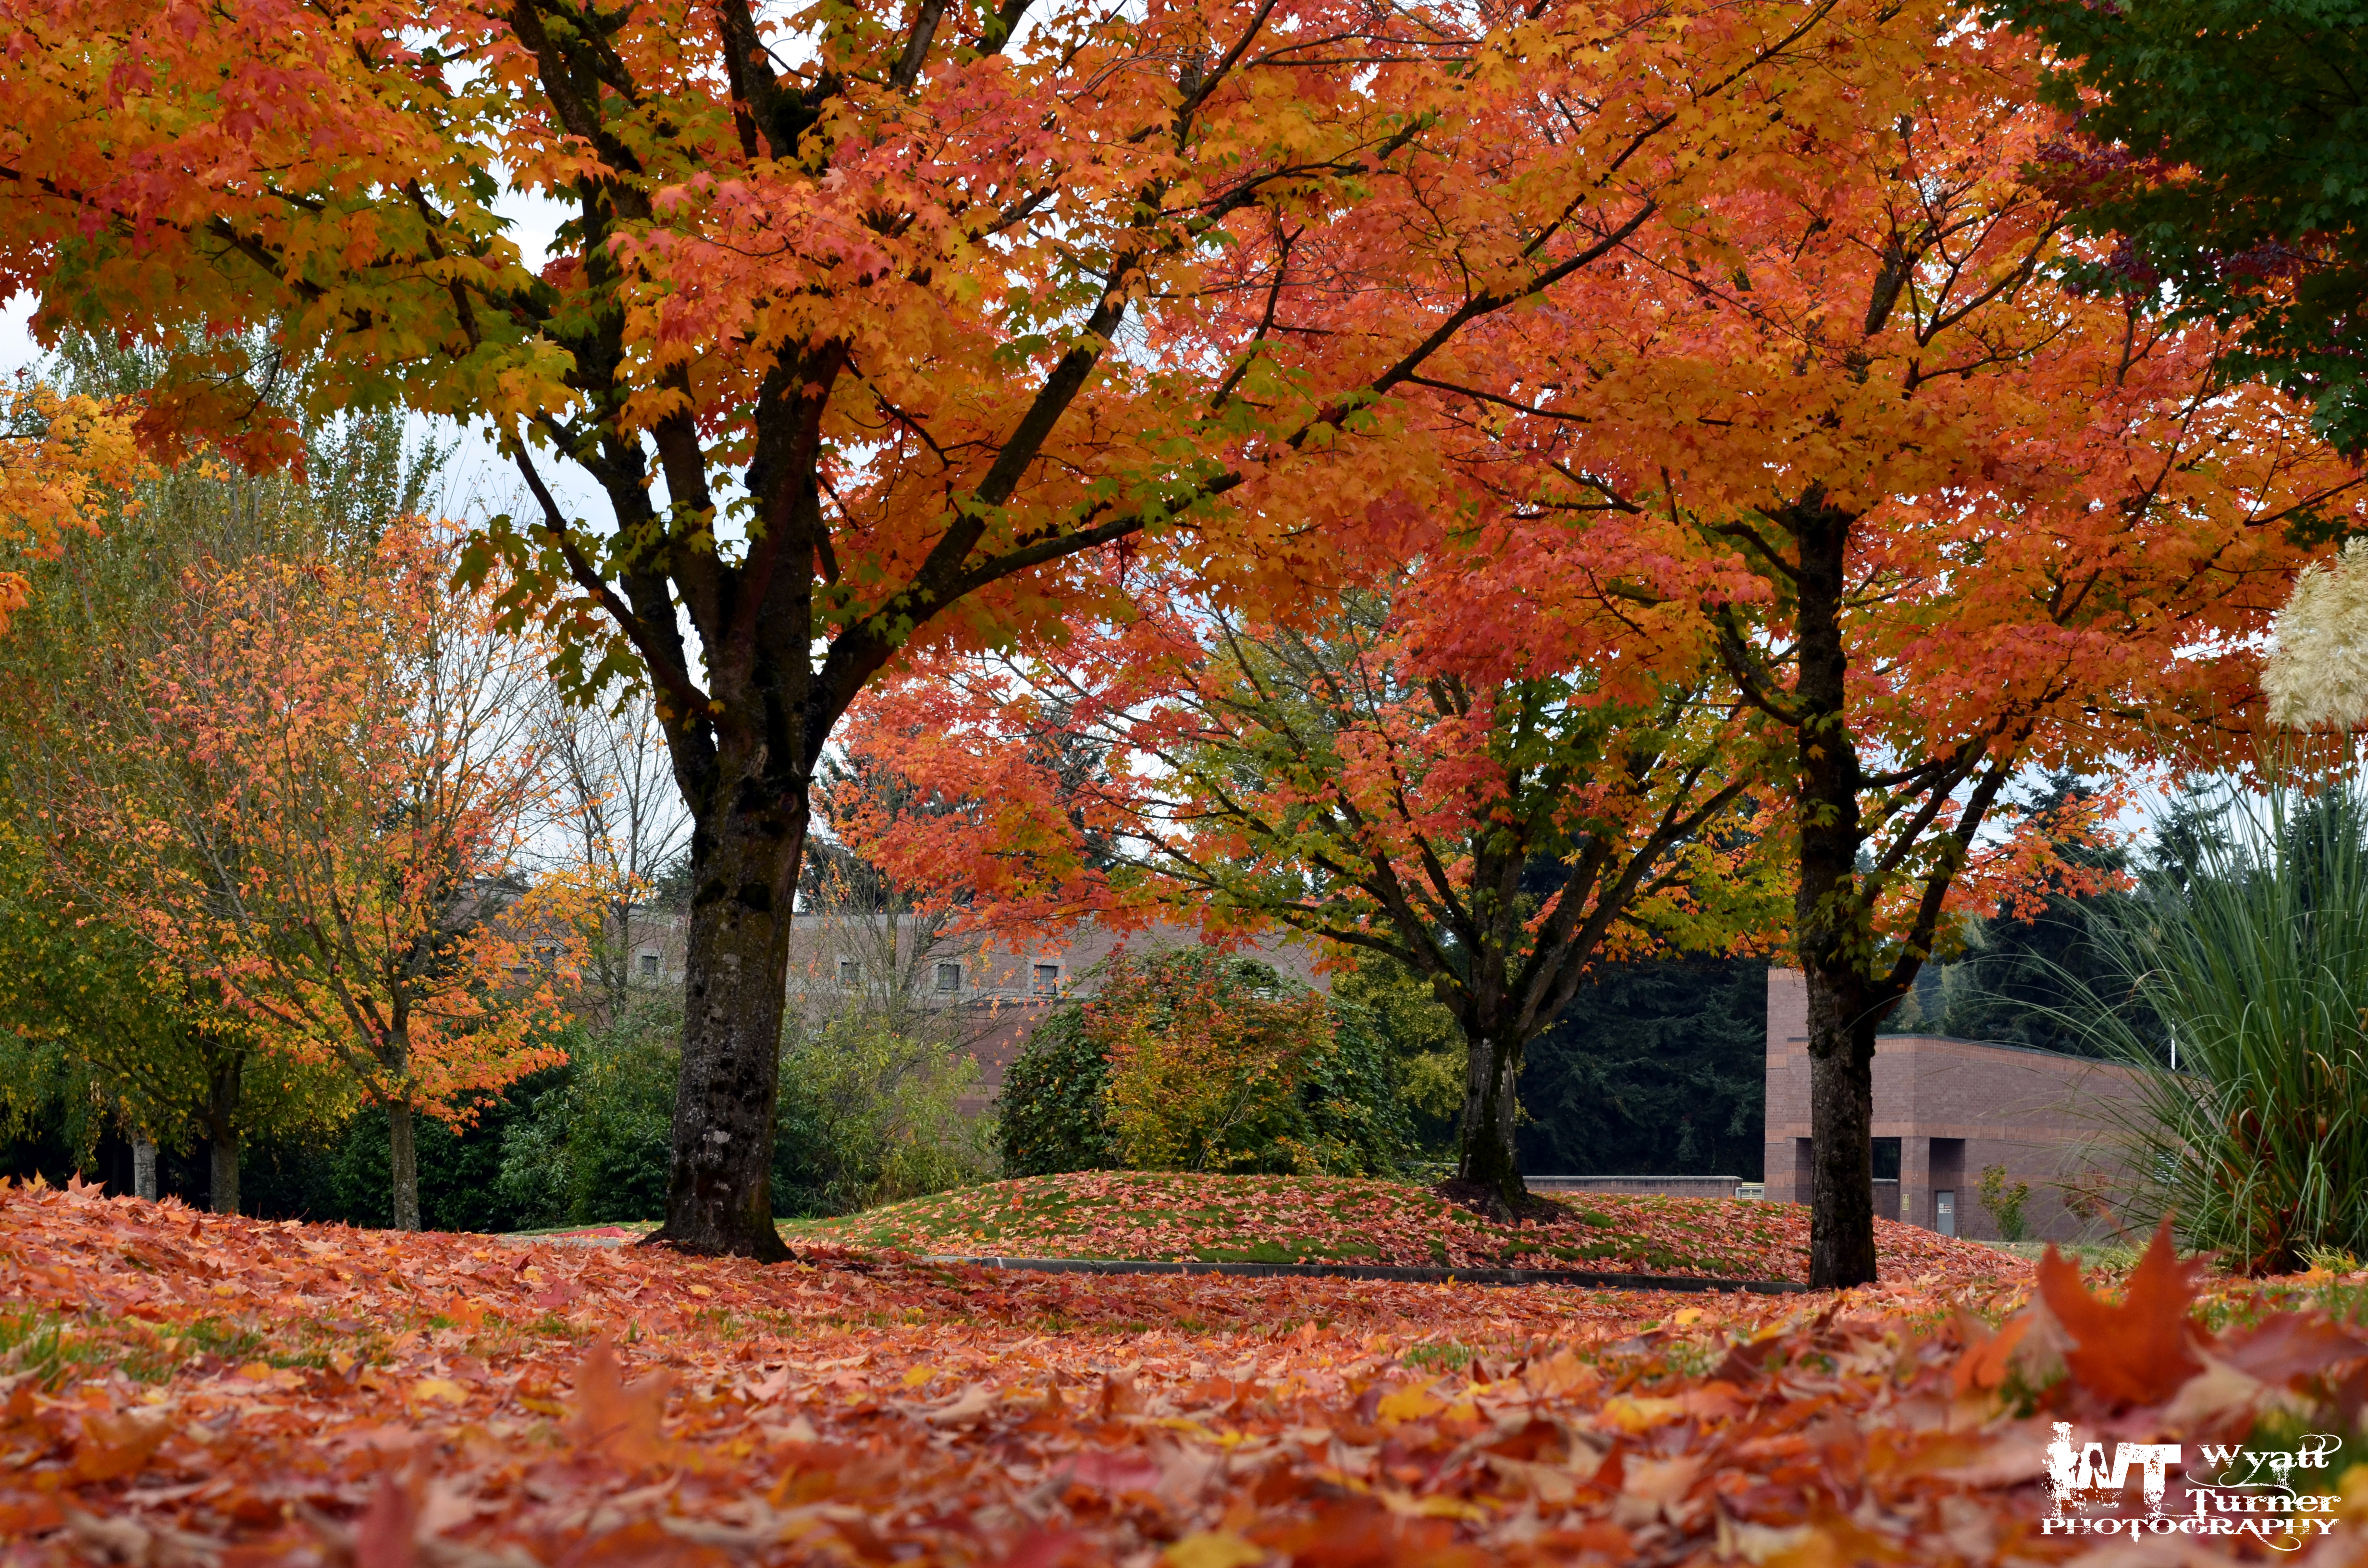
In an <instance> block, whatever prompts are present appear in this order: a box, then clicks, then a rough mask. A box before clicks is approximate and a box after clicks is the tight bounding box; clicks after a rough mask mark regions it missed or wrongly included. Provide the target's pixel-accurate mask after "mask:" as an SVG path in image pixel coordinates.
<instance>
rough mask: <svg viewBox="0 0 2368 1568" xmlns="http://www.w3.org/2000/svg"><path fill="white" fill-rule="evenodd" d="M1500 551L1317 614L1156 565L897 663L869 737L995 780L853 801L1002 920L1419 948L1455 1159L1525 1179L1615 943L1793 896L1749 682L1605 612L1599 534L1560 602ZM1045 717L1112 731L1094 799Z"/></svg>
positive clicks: (1723, 925)
mask: <svg viewBox="0 0 2368 1568" xmlns="http://www.w3.org/2000/svg"><path fill="white" fill-rule="evenodd" d="M1491 554H1493V552H1492V551H1486V550H1485V549H1483V550H1473V549H1471V548H1470V545H1469V541H1466V544H1465V545H1464V546H1463V547H1462V548H1458V547H1452V546H1449V547H1443V548H1442V556H1443V558H1444V559H1447V560H1452V561H1454V562H1459V563H1462V565H1463V566H1467V567H1468V568H1469V569H1468V570H1466V569H1457V570H1453V571H1451V572H1433V571H1423V572H1417V573H1409V574H1405V575H1404V576H1403V577H1401V578H1400V579H1399V580H1398V581H1397V582H1395V584H1394V585H1388V586H1387V587H1385V588H1381V589H1369V590H1364V591H1359V592H1355V593H1351V594H1349V595H1348V596H1346V597H1344V598H1343V599H1342V600H1341V601H1340V602H1339V603H1338V605H1337V606H1336V607H1335V608H1332V609H1331V610H1329V611H1326V612H1325V613H1323V614H1322V615H1320V616H1318V617H1316V618H1315V619H1313V620H1312V621H1310V622H1309V623H1307V624H1305V625H1302V626H1292V625H1288V624H1271V623H1269V624H1260V623H1255V622H1247V621H1245V620H1243V619H1239V618H1235V617H1233V616H1230V615H1227V614H1226V613H1224V612H1223V611H1222V610H1217V611H1205V610H1204V611H1200V612H1194V611H1192V610H1190V608H1188V607H1180V606H1177V605H1175V604H1173V603H1171V602H1168V601H1167V596H1166V595H1165V594H1164V593H1162V592H1161V591H1160V590H1159V589H1158V588H1157V587H1154V588H1153V589H1152V590H1150V591H1149V592H1146V593H1144V594H1143V595H1142V600H1143V613H1142V614H1141V615H1140V616H1139V617H1138V618H1137V619H1134V620H1133V622H1132V623H1131V624H1127V625H1124V626H1121V627H1116V628H1113V629H1112V631H1111V632H1110V635H1109V636H1107V637H1106V638H1103V639H1099V640H1095V639H1088V638H1086V637H1083V636H1079V635H1072V636H1071V637H1070V638H1069V639H1067V640H1066V641H1065V642H1064V644H1063V645H1062V647H1061V649H1060V650H1059V651H1058V653H1057V655H1048V656H1046V657H1042V658H1039V659H1035V660H1030V661H972V662H970V663H969V664H968V665H965V666H963V667H962V668H959V669H937V670H931V671H929V672H928V673H927V675H926V676H924V677H923V678H922V679H921V680H919V681H916V682H915V683H911V684H900V685H897V686H894V687H889V688H886V689H885V690H883V691H882V694H881V695H880V696H879V697H878V698H876V699H873V700H872V701H871V702H870V703H869V704H868V705H867V707H866V708H865V709H864V710H862V714H861V722H860V726H859V729H858V730H857V732H856V733H857V734H858V735H860V744H863V745H864V746H865V747H867V748H869V749H870V750H871V752H872V753H873V754H874V755H876V756H881V757H882V758H883V759H894V761H895V762H896V763H897V764H898V765H899V766H901V767H904V768H905V769H906V770H907V772H908V773H909V775H910V776H911V777H912V778H915V779H916V780H921V781H926V782H927V784H928V786H929V787H932V788H934V789H936V790H939V791H941V792H945V793H948V794H951V795H952V796H955V797H957V798H960V799H962V800H963V801H965V802H966V803H967V804H968V806H969V808H970V809H969V811H968V812H967V813H966V814H965V816H964V817H963V818H962V819H961V820H959V821H947V820H943V819H938V820H928V819H923V820H911V821H905V822H899V823H891V824H877V823H871V822H862V821H859V822H858V823H855V824H850V825H851V827H853V829H854V830H855V831H856V832H858V833H860V835H863V836H864V837H865V838H866V839H867V840H870V841H872V842H876V843H877V844H878V845H879V846H880V853H882V855H883V856H886V857H889V858H892V859H893V862H894V864H896V865H898V866H899V867H900V868H901V869H904V870H905V874H907V875H910V876H914V877H916V878H926V877H928V876H930V875H931V874H932V868H935V869H936V873H935V874H936V875H937V876H938V877H939V879H940V880H941V881H940V885H943V882H944V881H949V880H950V881H954V882H956V883H959V884H960V885H962V886H965V887H971V888H974V889H976V890H979V892H980V894H981V895H982V896H983V897H984V898H985V899H986V900H988V901H990V902H991V904H992V905H993V906H991V907H985V908H981V909H978V910H974V911H973V918H974V919H977V920H979V921H981V922H982V923H985V924H987V925H990V926H991V925H992V924H994V923H996V921H997V920H999V919H1011V918H1015V917H1017V916H1019V915H1022V914H1025V913H1027V912H1030V911H1031V910H1032V911H1041V912H1042V913H1043V914H1048V915H1074V914H1076V913H1080V912H1085V911H1095V912H1099V913H1101V914H1102V915H1104V916H1105V917H1115V918H1120V919H1124V918H1129V917H1135V916H1140V915H1143V914H1144V913H1146V912H1148V911H1155V910H1156V911H1157V912H1159V913H1160V914H1161V915H1163V916H1164V917H1166V918H1168V919H1171V920H1177V921H1181V922H1185V923H1190V924H1193V925H1198V926H1201V927H1202V928H1203V929H1204V930H1206V931H1207V932H1209V933H1210V934H1212V935H1214V936H1217V937H1224V936H1226V935H1229V934H1234V933H1238V932H1241V931H1244V930H1248V929H1254V928H1257V927H1259V926H1277V925H1279V926H1283V927H1285V928H1287V929H1290V930H1293V931H1297V932H1300V933H1302V934H1304V936H1305V937H1308V938H1310V939H1313V940H1315V941H1316V942H1317V943H1319V944H1321V945H1322V946H1323V947H1325V948H1326V949H1327V950H1328V951H1330V952H1332V953H1335V954H1338V955H1343V956H1345V955H1348V954H1354V953H1365V954H1378V955H1383V956H1385V957H1387V958H1389V959H1391V960H1395V961H1396V962H1397V963H1398V964H1400V965H1403V966H1404V967H1405V968H1406V969H1407V970H1409V971H1412V972H1414V973H1415V974H1417V975H1419V976H1421V977H1422V978H1423V979H1424V980H1426V981H1427V982H1428V983H1429V986H1430V988H1431V990H1432V991H1433V993H1434V994H1435V995H1436V996H1437V997H1438V999H1439V1000H1440V1002H1441V1003H1442V1004H1444V1006H1446V1007H1447V1009H1448V1010H1449V1011H1450V1012H1451V1013H1452V1014H1453V1015H1454V1017H1455V1020H1456V1023H1457V1025H1458V1026H1459V1028H1461V1030H1462V1032H1463V1040H1464V1043H1465V1046H1466V1051H1465V1062H1466V1068H1465V1081H1464V1090H1463V1108H1462V1112H1461V1126H1460V1134H1459V1152H1458V1163H1457V1174H1458V1176H1459V1177H1460V1178H1461V1179H1462V1180H1463V1181H1465V1182H1468V1183H1470V1184H1472V1187H1473V1189H1474V1195H1475V1197H1476V1198H1477V1199H1479V1200H1480V1201H1482V1202H1484V1203H1486V1204H1487V1205H1489V1206H1490V1207H1492V1208H1494V1209H1496V1210H1499V1211H1503V1210H1509V1209H1515V1208H1519V1207H1520V1206H1521V1204H1522V1203H1523V1202H1524V1201H1525V1194H1524V1190H1523V1187H1522V1184H1521V1176H1520V1165H1519V1160H1518V1158H1517V1156H1516V1153H1515V1148H1514V1140H1513V1131H1514V1124H1515V1118H1516V1111H1517V1108H1518V1107H1517V1103H1516V1093H1515V1091H1516V1085H1517V1083H1518V1080H1519V1078H1520V1070H1521V1063H1522V1056H1523V1051H1525V1049H1526V1048H1527V1046H1528V1045H1529V1043H1530V1041H1531V1040H1534V1039H1536V1038H1537V1036H1538V1035H1539V1034H1540V1033H1542V1032H1543V1031H1544V1030H1545V1029H1546V1028H1549V1027H1550V1026H1552V1024H1553V1023H1554V1020H1555V1018H1557V1017H1559V1016H1560V1015H1561V1013H1562V1010H1563V1008H1564V1007H1565V1006H1567V1005H1568V1003H1569V1001H1570V999H1571V997H1572V996H1573V995H1574V994H1576V993H1577V990H1578V988H1579V985H1580V983H1581V980H1582V977H1583V976H1584V975H1585V973H1586V972H1587V971H1588V968H1589V966H1590V965H1591V964H1592V963H1594V962H1595V961H1596V960H1598V959H1599V958H1600V956H1602V955H1603V954H1604V953H1605V952H1606V951H1607V950H1619V949H1634V948H1640V947H1645V948H1649V947H1656V946H1664V945H1666V946H1668V947H1670V948H1675V949H1690V948H1704V947H1707V948H1711V949H1725V947H1726V946H1727V945H1728V944H1729V943H1730V942H1732V941H1734V940H1735V939H1736V938H1737V937H1739V936H1745V935H1748V934H1749V933H1751V932H1753V931H1755V930H1757V929H1758V928H1759V927H1761V926H1765V925H1767V924H1768V923H1769V919H1770V909H1769V908H1768V907H1767V906H1766V905H1767V901H1766V899H1765V897H1764V892H1765V890H1764V889H1763V887H1762V886H1761V884H1760V882H1759V879H1758V875H1757V873H1758V872H1759V870H1760V869H1761V857H1760V856H1759V853H1758V851H1759V848H1760V843H1759V840H1758V839H1756V838H1754V837H1752V836H1750V835H1746V834H1743V833H1741V832H1739V831H1738V830H1739V829H1740V828H1741V827H1742V826H1743V819H1744V817H1745V816H1746V814H1747V812H1746V810H1745V808H1746V807H1747V806H1748V804H1749V790H1750V787H1751V785H1752V782H1753V777H1752V775H1751V773H1750V772H1749V770H1748V767H1737V766H1736V756H1737V755H1738V752H1739V750H1740V748H1739V747H1738V744H1737V743H1738V741H1739V740H1740V739H1741V737H1740V735H1739V734H1738V733H1737V730H1736V721H1737V720H1738V718H1739V716H1740V707H1739V704H1737V703H1736V700H1735V699H1733V698H1732V697H1731V696H1729V695H1727V694H1726V690H1725V683H1724V682H1723V681H1722V679H1721V678H1720V676H1719V672H1718V668H1717V660H1716V656H1715V653H1714V652H1713V648H1712V645H1711V643H1710V641H1709V640H1708V639H1706V638H1703V637H1702V636H1700V635H1697V634H1690V631H1689V629H1688V628H1687V627H1686V626H1685V624H1684V622H1683V618H1682V617H1679V618H1677V619H1675V620H1674V621H1672V620H1671V619H1669V618H1667V617H1661V616H1657V615H1656V613H1655V612H1653V611H1651V610H1649V609H1645V608H1640V607H1637V606H1635V605H1634V604H1632V603H1626V602H1624V601H1615V600H1612V599H1610V598H1608V597H1607V599H1606V600H1604V601H1603V603H1601V604H1600V605H1599V606H1598V607H1596V613H1595V614H1594V615H1593V616H1591V617H1590V616H1588V615H1587V614H1584V613H1580V611H1579V609H1578V606H1579V603H1580V592H1579V591H1577V585H1579V584H1581V583H1584V582H1586V581H1588V580H1589V579H1590V578H1592V579H1593V580H1595V581H1597V582H1598V583H1600V584H1606V585H1608V583H1609V581H1610V579H1608V578H1606V577H1605V576H1603V575H1602V573H1603V570H1604V568H1605V566H1606V564H1607V562H1605V561H1604V560H1602V559H1600V558H1596V557H1593V556H1591V555H1590V554H1589V553H1588V551H1586V550H1584V549H1581V548H1576V547H1574V548H1572V549H1568V550H1565V551H1563V552H1562V553H1561V555H1560V558H1559V562H1558V565H1559V571H1560V579H1559V580H1560V581H1561V583H1562V584H1563V585H1564V587H1565V593H1564V595H1563V597H1562V599H1561V601H1560V603H1559V604H1558V605H1557V607H1556V610H1557V613H1556V614H1555V615H1554V616H1553V617H1551V618H1549V617H1542V616H1537V615H1534V614H1531V615H1524V614H1523V613H1521V611H1520V608H1519V602H1518V601H1519V600H1520V598H1521V597H1522V596H1521V595H1520V593H1519V592H1518V591H1517V590H1515V589H1512V588H1510V587H1508V586H1507V585H1503V584H1501V583H1498V582H1497V580H1496V579H1495V578H1493V577H1491V576H1490V575H1489V567H1488V566H1487V564H1486V561H1487V559H1488V558H1489V556H1490V555H1491ZM1451 581H1452V584H1453V587H1452V590H1451V589H1450V587H1449V584H1450V582H1451ZM1492 589H1494V590H1496V591H1492ZM1614 604H1617V605H1618V606H1619V608H1618V609H1617V611H1616V612H1615V611H1614V610H1613V609H1612V608H1611V607H1612V606H1613V605H1614ZM1483 627H1485V628H1486V632H1485V633H1483V632H1482V631H1481V629H1482V628H1483ZM1632 643H1633V647H1631V646H1629V645H1630V644H1632ZM1623 650H1624V651H1625V653H1626V656H1622V651H1623ZM1048 731H1050V732H1053V733H1071V734H1075V733H1082V734H1084V735H1086V736H1087V737H1089V738H1090V739H1091V740H1092V741H1093V742H1094V743H1095V747H1096V749H1098V750H1100V751H1104V752H1107V753H1108V754H1109V755H1110V756H1111V757H1112V758H1113V759H1114V760H1113V762H1112V764H1111V766H1110V767H1107V768H1105V769H1103V770H1102V771H1101V773H1100V775H1099V779H1098V781H1097V782H1096V784H1095V785H1094V787H1093V788H1091V789H1090V790H1086V791H1084V792H1083V793H1082V796H1080V793H1079V792H1078V791H1077V790H1076V788H1075V786H1074V785H1071V786H1070V787H1069V788H1068V789H1066V790H1064V788H1063V786H1064V779H1063V778H1061V776H1060V770H1059V758H1060V757H1061V756H1063V755H1064V748H1063V747H1061V746H1059V745H1057V744H1053V739H1052V735H1051V734H1050V733H1048ZM1064 797H1065V798H1064ZM1080 804H1081V806H1082V809H1080ZM1087 835H1099V836H1101V837H1102V838H1104V839H1106V840H1107V841H1108V842H1109V843H1110V845H1112V846H1114V853H1115V857H1116V858H1117V860H1118V867H1117V868H1116V869H1115V870H1114V871H1112V872H1109V873H1105V872H1103V871H1101V870H1099V869H1098V868H1097V867H1096V866H1095V865H1094V863H1093V860H1092V858H1091V857H1090V856H1089V855H1088V854H1087V847H1086V840H1087Z"/></svg>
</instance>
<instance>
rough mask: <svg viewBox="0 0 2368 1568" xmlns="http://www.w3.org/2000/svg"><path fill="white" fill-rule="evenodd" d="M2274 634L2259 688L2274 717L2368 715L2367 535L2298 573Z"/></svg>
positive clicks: (2309, 721) (2347, 720)
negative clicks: (2323, 562) (2324, 563)
mask: <svg viewBox="0 0 2368 1568" xmlns="http://www.w3.org/2000/svg"><path fill="white" fill-rule="evenodd" d="M2270 637H2271V648H2270V657H2269V663H2268V665H2266V666H2265V667H2264V668H2263V669H2262V671H2261V689H2262V690H2263V691H2264V692H2266V693H2267V694H2268V696H2269V699H2270V717H2271V719H2274V720H2276V721H2277V722H2279V723H2281V724H2292V725H2294V726H2295V727H2297V728H2304V729H2306V728H2309V727H2310V726H2312V725H2315V724H2335V725H2340V726H2341V727H2343V728H2345V729H2349V728H2351V726H2352V725H2354V724H2357V723H2359V722H2362V720H2368V540H2357V539H2355V540H2351V542H2350V543H2348V544H2346V545H2345V546H2344V547H2343V551H2342V553H2341V554H2340V555H2338V556H2337V557H2336V559H2335V561H2334V562H2333V563H2332V564H2331V565H2328V566H2314V567H2311V568H2310V569H2309V570H2307V571H2305V573H2303V574H2302V575H2301V576H2299V577H2297V578H2295V579H2294V597H2291V598H2289V599H2288V600H2286V606H2285V608H2283V609H2282V610H2280V611H2279V612H2278V616H2277V619H2275V620H2273V621H2271V623H2270Z"/></svg>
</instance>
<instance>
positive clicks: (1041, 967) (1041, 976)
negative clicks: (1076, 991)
mask: <svg viewBox="0 0 2368 1568" xmlns="http://www.w3.org/2000/svg"><path fill="white" fill-rule="evenodd" d="M1030 989H1031V990H1033V991H1034V992H1035V993H1036V994H1037V995H1039V996H1057V995H1059V994H1060V993H1061V966H1060V965H1059V964H1056V963H1040V964H1038V965H1037V966H1036V979H1035V982H1034V983H1033V984H1032V985H1031V986H1030Z"/></svg>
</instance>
